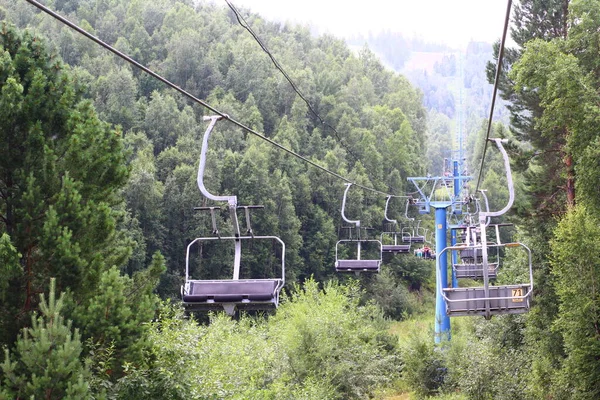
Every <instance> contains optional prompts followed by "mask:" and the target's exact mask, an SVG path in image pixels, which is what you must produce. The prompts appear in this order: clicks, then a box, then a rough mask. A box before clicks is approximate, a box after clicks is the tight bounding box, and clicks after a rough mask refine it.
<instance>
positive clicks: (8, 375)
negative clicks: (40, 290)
mask: <svg viewBox="0 0 600 400" xmlns="http://www.w3.org/2000/svg"><path fill="white" fill-rule="evenodd" d="M40 299H41V301H40V311H41V313H40V315H35V314H34V316H32V318H31V328H24V329H23V330H22V332H21V334H20V335H19V338H18V339H17V342H16V345H15V349H14V351H13V352H12V353H11V352H9V350H6V351H5V359H4V363H2V364H1V365H0V369H1V370H2V372H3V380H2V382H0V398H17V399H25V398H34V399H47V400H50V399H73V400H75V399H87V398H90V397H91V396H90V391H89V386H88V384H87V382H86V380H85V379H86V378H87V377H88V376H89V372H88V370H87V369H86V367H85V366H84V364H83V363H82V362H81V360H80V359H79V356H80V355H81V351H82V344H81V340H80V339H81V336H80V335H79V331H78V329H73V328H72V324H71V321H65V320H64V317H63V316H62V309H63V303H64V301H63V299H64V296H63V294H61V295H60V296H59V298H58V299H56V280H55V279H52V280H51V281H50V293H49V295H48V301H46V298H45V296H44V295H43V294H41V295H40Z"/></svg>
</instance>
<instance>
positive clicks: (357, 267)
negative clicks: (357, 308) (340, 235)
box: [335, 183, 382, 275]
mask: <svg viewBox="0 0 600 400" xmlns="http://www.w3.org/2000/svg"><path fill="white" fill-rule="evenodd" d="M350 186H352V184H351V183H346V190H345V191H344V198H343V200H342V219H343V220H344V221H346V222H348V223H349V224H354V225H355V226H356V231H357V239H342V240H339V241H338V242H337V243H336V244H335V270H336V271H337V272H354V273H356V274H357V275H358V274H360V273H361V272H375V273H376V272H379V269H380V268H381V250H382V248H381V242H380V241H379V240H367V239H361V238H360V221H358V220H356V221H352V220H349V219H348V218H346V215H345V209H346V197H347V195H348V190H349V189H350ZM342 243H343V244H348V243H350V244H354V243H355V244H356V258H352V259H342V258H340V256H339V247H340V244H342ZM366 243H372V244H377V245H378V255H379V258H371V259H364V258H361V251H362V245H363V244H366Z"/></svg>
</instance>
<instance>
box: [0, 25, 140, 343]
mask: <svg viewBox="0 0 600 400" xmlns="http://www.w3.org/2000/svg"><path fill="white" fill-rule="evenodd" d="M0 46H1V47H2V53H1V54H0V154H2V155H3V156H2V157H0V235H3V234H6V235H8V237H9V239H10V246H13V247H14V249H15V250H16V252H17V253H19V254H20V256H19V262H18V264H19V268H16V267H15V264H14V263H13V264H11V265H12V266H13V267H11V271H13V272H12V273H11V274H12V276H10V275H7V276H4V277H3V279H7V278H8V279H9V280H8V283H9V290H10V296H7V297H6V301H3V302H2V303H1V304H0V314H1V315H2V316H3V318H2V321H0V335H1V336H0V342H4V343H11V342H12V341H13V340H14V339H15V337H16V334H17V332H18V329H19V328H20V327H22V326H23V325H24V324H25V323H26V322H27V321H26V319H27V318H26V316H27V315H28V312H29V311H30V310H35V309H36V306H37V299H38V294H39V293H42V292H43V291H44V287H45V286H46V285H47V282H48V278H49V277H50V276H52V277H56V284H57V287H58V288H59V289H61V288H67V287H68V288H70V289H71V291H72V292H73V294H74V295H75V297H76V298H82V297H85V294H86V293H89V291H90V290H92V289H93V288H95V287H96V284H97V282H98V280H99V277H100V274H101V273H102V271H104V270H106V269H107V268H108V267H109V266H111V265H121V264H123V262H124V261H125V260H126V258H127V257H128V253H129V251H130V250H129V249H128V247H127V241H125V240H123V239H122V238H121V237H119V233H118V232H117V231H116V230H115V226H116V218H117V214H116V212H115V211H114V209H113V206H115V205H116V204H118V203H119V202H120V201H121V200H120V195H119V189H120V188H121V187H122V186H123V185H124V183H125V182H126V179H127V176H128V170H127V168H126V167H125V158H124V153H123V150H122V144H121V137H120V133H119V132H118V131H114V130H111V129H110V127H109V126H108V124H106V123H103V122H101V121H100V120H99V119H98V117H97V115H96V113H95V111H94V109H93V107H92V105H91V104H90V103H89V102H88V101H82V100H81V88H80V87H79V86H78V83H77V82H76V81H74V80H73V79H72V78H71V77H70V76H69V74H68V73H66V72H65V70H64V68H63V66H62V64H61V63H60V62H59V61H58V60H57V59H56V57H55V56H54V55H51V54H49V53H48V51H47V50H46V46H45V44H44V43H43V41H42V40H41V39H40V38H39V37H35V36H33V35H32V34H30V33H28V32H24V33H19V32H17V31H16V30H15V29H14V28H11V27H9V26H7V25H6V24H3V25H2V27H1V29H0ZM2 237H3V239H2V243H3V247H4V250H6V249H7V247H6V243H8V242H7V239H6V237H4V236H2ZM13 254H14V252H13ZM13 259H14V258H13ZM15 321H16V323H15Z"/></svg>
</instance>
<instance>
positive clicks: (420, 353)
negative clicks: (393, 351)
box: [401, 332, 446, 398]
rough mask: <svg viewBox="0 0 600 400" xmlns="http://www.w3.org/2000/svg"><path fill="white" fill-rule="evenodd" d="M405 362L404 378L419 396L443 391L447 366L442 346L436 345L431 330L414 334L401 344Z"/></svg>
mask: <svg viewBox="0 0 600 400" xmlns="http://www.w3.org/2000/svg"><path fill="white" fill-rule="evenodd" d="M401 349H402V350H401V357H402V361H403V363H404V369H403V371H402V378H403V379H404V380H405V381H406V382H407V383H408V385H409V387H410V388H411V389H412V390H414V391H415V394H416V395H417V396H418V397H419V398H423V397H426V396H432V395H434V394H436V393H438V392H440V391H441V389H442V387H443V384H444V381H445V377H446V367H445V363H444V354H443V352H442V351H441V348H439V347H436V345H435V344H434V342H433V334H431V332H420V333H415V334H412V335H411V336H410V337H409V340H408V341H407V342H406V343H404V344H403V345H402V346H401Z"/></svg>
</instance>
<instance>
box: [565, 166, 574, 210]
mask: <svg viewBox="0 0 600 400" xmlns="http://www.w3.org/2000/svg"><path fill="white" fill-rule="evenodd" d="M564 160H565V165H566V167H567V185H566V187H567V206H569V207H573V206H575V168H573V156H571V155H570V154H567V155H566V156H565V158H564Z"/></svg>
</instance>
